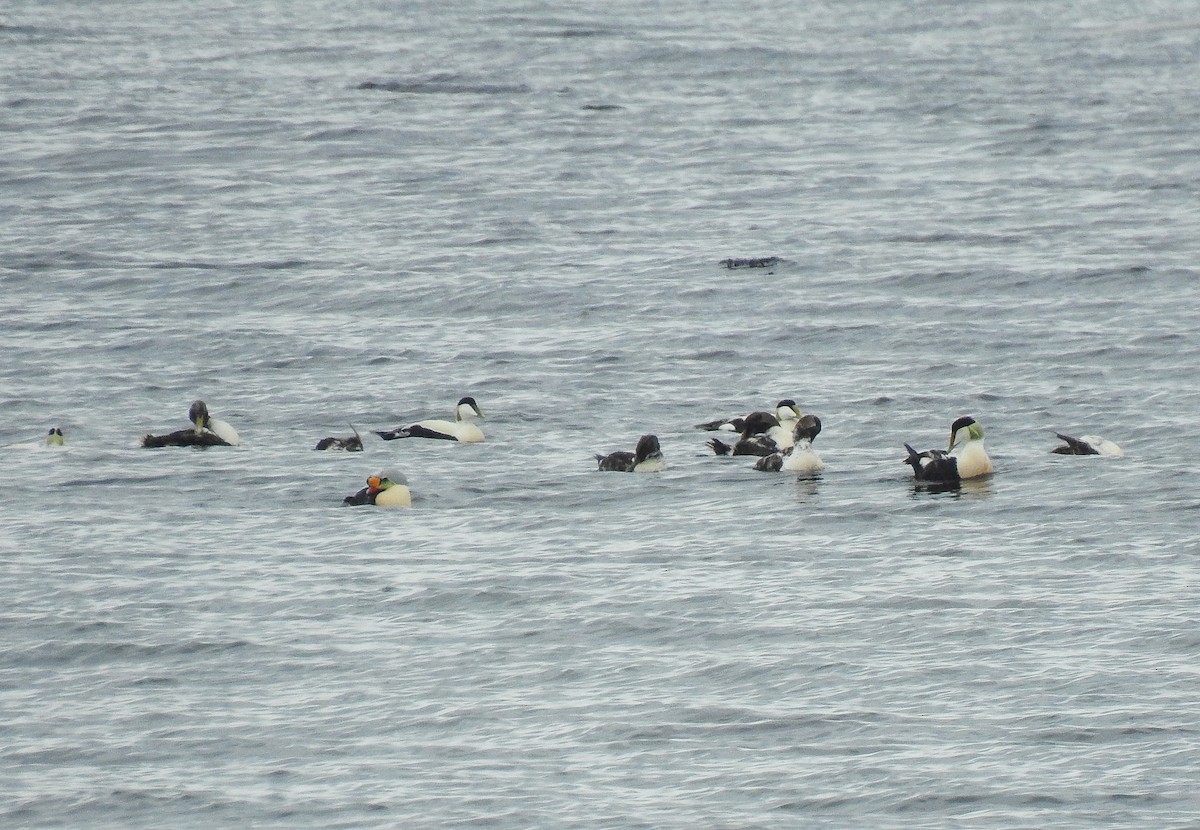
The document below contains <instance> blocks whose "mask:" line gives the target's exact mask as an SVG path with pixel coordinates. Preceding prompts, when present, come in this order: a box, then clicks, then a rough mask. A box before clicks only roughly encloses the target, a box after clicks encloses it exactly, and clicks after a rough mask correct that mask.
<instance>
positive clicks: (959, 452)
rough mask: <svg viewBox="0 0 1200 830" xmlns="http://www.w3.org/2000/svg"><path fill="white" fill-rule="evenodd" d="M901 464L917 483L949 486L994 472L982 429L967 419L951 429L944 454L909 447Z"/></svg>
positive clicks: (980, 425)
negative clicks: (948, 443) (928, 482)
mask: <svg viewBox="0 0 1200 830" xmlns="http://www.w3.org/2000/svg"><path fill="white" fill-rule="evenodd" d="M904 448H905V449H906V450H908V457H907V458H905V459H904V463H905V464H908V465H909V466H911V467H912V468H913V475H914V476H915V477H916V479H917V480H918V481H931V482H942V483H952V482H956V481H966V480H968V479H972V478H980V477H981V476H986V475H991V473H992V472H993V470H994V469H995V468H994V467H993V466H992V459H991V458H990V457H989V456H988V454H987V449H986V448H985V447H984V445H983V425H982V424H980V423H979V422H978V421H976V420H975V419H974V418H972V417H970V416H969V415H964V416H963V417H961V418H958V419H957V420H956V421H955V422H954V423H953V424H951V425H950V446H949V448H948V449H945V450H925V451H924V452H917V451H916V450H914V449H913V448H912V447H911V446H909V445H908V444H905V445H904Z"/></svg>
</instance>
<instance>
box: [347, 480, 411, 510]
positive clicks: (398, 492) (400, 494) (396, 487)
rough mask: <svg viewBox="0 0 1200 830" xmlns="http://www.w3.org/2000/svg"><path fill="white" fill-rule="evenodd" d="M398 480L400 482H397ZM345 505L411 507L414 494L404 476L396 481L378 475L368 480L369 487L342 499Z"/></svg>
mask: <svg viewBox="0 0 1200 830" xmlns="http://www.w3.org/2000/svg"><path fill="white" fill-rule="evenodd" d="M397 479H398V480H397ZM342 504H343V505H360V504H373V505H375V506H376V507H411V506H412V493H411V492H410V491H409V489H408V484H407V482H406V481H405V480H404V476H401V475H398V476H396V478H395V479H393V478H392V477H390V476H389V475H387V474H386V473H378V474H376V475H373V476H371V477H370V478H368V479H367V486H366V487H364V488H362V489H361V490H359V491H358V492H357V493H355V494H354V495H353V496H346V498H344V499H342Z"/></svg>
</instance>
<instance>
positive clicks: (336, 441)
mask: <svg viewBox="0 0 1200 830" xmlns="http://www.w3.org/2000/svg"><path fill="white" fill-rule="evenodd" d="M350 429H353V430H354V434H353V435H352V436H350V437H349V438H322V439H321V440H320V441H318V442H317V446H316V447H314V448H313V449H317V450H345V451H346V452H362V451H363V442H362V436H361V435H359V434H358V430H357V429H354V424H351V425H350Z"/></svg>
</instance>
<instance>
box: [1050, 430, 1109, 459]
mask: <svg viewBox="0 0 1200 830" xmlns="http://www.w3.org/2000/svg"><path fill="white" fill-rule="evenodd" d="M1054 434H1055V435H1057V436H1058V437H1059V439H1060V440H1062V441H1064V442H1065V444H1064V446H1061V447H1055V448H1054V449H1052V450H1050V452H1053V453H1058V454H1059V455H1107V456H1111V457H1113V458H1120V457H1121V456H1123V455H1125V451H1124V450H1123V449H1121V448H1120V447H1118V446H1117V445H1116V444H1115V443H1113V442H1112V441H1109V440H1108V439H1107V438H1101V437H1100V436H1099V435H1081V436H1079V437H1078V438H1072V437H1071V436H1070V435H1063V434H1062V433H1061V432H1056V433H1054Z"/></svg>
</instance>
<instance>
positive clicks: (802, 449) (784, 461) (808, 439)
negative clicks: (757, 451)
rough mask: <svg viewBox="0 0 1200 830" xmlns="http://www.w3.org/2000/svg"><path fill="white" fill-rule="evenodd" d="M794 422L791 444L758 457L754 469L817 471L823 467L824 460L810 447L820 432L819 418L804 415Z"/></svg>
mask: <svg viewBox="0 0 1200 830" xmlns="http://www.w3.org/2000/svg"><path fill="white" fill-rule="evenodd" d="M794 423H795V426H793V427H792V446H790V447H788V448H787V449H784V450H780V451H779V452H773V453H771V454H770V455H766V456H763V457H761V458H759V459H758V461H756V462H754V469H756V470H763V471H765V472H771V473H775V472H780V471H783V472H787V473H819V472H821V470H823V469H824V468H825V462H824V461H822V460H821V456H819V455H817V454H816V452H814V451H813V448H812V442H813V441H814V440H815V439H816V437H817V436H818V435H820V434H821V419H820V418H818V417H817V416H816V415H804V416H802V417H800V418H797V419H796V420H795V421H794Z"/></svg>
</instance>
